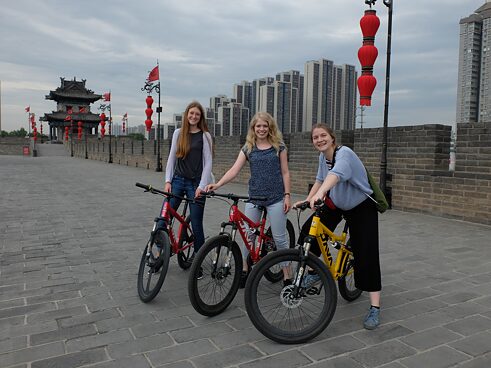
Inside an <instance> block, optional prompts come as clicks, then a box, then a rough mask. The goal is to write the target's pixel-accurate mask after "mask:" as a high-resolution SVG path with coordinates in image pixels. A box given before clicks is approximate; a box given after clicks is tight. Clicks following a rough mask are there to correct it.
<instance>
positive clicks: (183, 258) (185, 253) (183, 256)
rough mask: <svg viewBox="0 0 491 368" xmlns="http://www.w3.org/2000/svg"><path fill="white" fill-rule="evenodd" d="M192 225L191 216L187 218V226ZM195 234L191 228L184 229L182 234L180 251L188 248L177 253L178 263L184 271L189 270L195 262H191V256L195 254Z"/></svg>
mask: <svg viewBox="0 0 491 368" xmlns="http://www.w3.org/2000/svg"><path fill="white" fill-rule="evenodd" d="M190 223H191V216H188V217H186V224H188V225H189V224H190ZM193 244H194V234H193V232H192V230H191V228H190V227H189V228H185V229H183V232H182V234H181V237H180V239H179V249H182V248H184V247H186V246H188V245H189V246H188V247H187V248H186V249H184V250H180V251H179V252H178V253H177V263H178V264H179V267H181V268H182V269H183V270H187V269H188V268H189V267H191V264H192V263H193V261H192V260H191V256H192V255H193V252H194V247H193Z"/></svg>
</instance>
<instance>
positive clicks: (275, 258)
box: [245, 249, 337, 344]
mask: <svg viewBox="0 0 491 368" xmlns="http://www.w3.org/2000/svg"><path fill="white" fill-rule="evenodd" d="M303 259H304V260H305V261H303ZM279 262H291V264H292V271H293V274H296V272H297V270H298V269H299V267H300V266H301V265H302V263H303V265H304V266H305V267H307V266H308V267H310V268H312V270H314V271H315V272H316V273H317V274H318V275H319V277H320V283H321V284H322V285H318V286H310V287H308V288H301V287H297V286H294V285H288V286H284V285H283V284H279V283H276V284H272V283H270V282H269V281H266V282H265V281H264V280H263V276H265V273H266V271H267V270H268V269H269V268H270V267H271V266H274V265H276V264H277V263H279ZM264 278H265V277H264ZM302 279H303V277H302ZM295 292H297V294H296V296H295ZM316 293H318V294H316ZM336 304H337V289H336V284H335V282H334V279H333V278H332V276H331V274H330V273H329V271H328V270H327V269H326V266H325V265H324V263H322V262H321V261H320V260H319V259H318V258H317V257H316V256H314V255H313V254H310V255H309V256H308V257H306V258H304V257H303V255H302V254H301V250H299V249H285V250H278V251H276V252H274V253H271V254H269V255H267V256H266V257H265V258H263V259H262V260H261V261H259V262H258V263H257V264H256V265H255V266H254V268H253V269H252V272H251V274H250V275H249V278H248V280H247V284H246V288H245V306H246V310H247V314H248V315H249V318H250V320H251V322H252V323H253V325H254V326H255V327H256V328H257V329H258V331H259V332H261V333H262V334H263V335H264V336H266V337H267V338H269V339H271V340H273V341H276V342H279V343H282V344H299V343H303V342H306V341H308V340H311V339H313V338H314V337H316V336H317V335H319V334H320V333H321V332H322V331H324V329H325V328H326V327H327V326H328V325H329V323H330V322H331V319H332V318H333V316H334V312H335V311H336Z"/></svg>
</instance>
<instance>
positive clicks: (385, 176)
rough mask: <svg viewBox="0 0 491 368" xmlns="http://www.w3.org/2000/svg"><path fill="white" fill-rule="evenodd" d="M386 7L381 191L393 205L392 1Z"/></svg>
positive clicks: (385, 1)
mask: <svg viewBox="0 0 491 368" xmlns="http://www.w3.org/2000/svg"><path fill="white" fill-rule="evenodd" d="M383 2H384V5H385V6H386V7H387V9H388V25H387V62H386V67H385V104H384V128H383V135H382V158H381V160H380V189H381V190H382V191H383V192H384V194H385V197H386V198H387V200H388V201H389V205H391V204H392V203H391V202H392V196H391V193H388V188H387V179H388V178H390V175H388V174H387V133H388V132H387V131H388V124H389V123H388V120H389V86H390V57H391V43H392V42H391V41H392V0H383Z"/></svg>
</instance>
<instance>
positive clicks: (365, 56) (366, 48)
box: [358, 45, 378, 68]
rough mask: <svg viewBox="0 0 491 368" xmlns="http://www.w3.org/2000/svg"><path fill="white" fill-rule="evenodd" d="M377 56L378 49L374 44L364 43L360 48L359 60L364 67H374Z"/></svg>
mask: <svg viewBox="0 0 491 368" xmlns="http://www.w3.org/2000/svg"><path fill="white" fill-rule="evenodd" d="M377 56H378V50H377V48H376V47H375V46H373V45H363V46H362V47H360V49H359V50H358V60H360V64H361V66H362V68H367V67H370V68H373V64H375V60H376V59H377Z"/></svg>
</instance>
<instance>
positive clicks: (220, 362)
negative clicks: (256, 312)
mask: <svg viewBox="0 0 491 368" xmlns="http://www.w3.org/2000/svg"><path fill="white" fill-rule="evenodd" d="M262 356H263V354H261V353H260V352H259V351H258V350H257V349H254V348H253V347H252V346H250V345H241V346H236V347H233V348H231V349H226V350H221V351H217V352H213V353H210V354H207V355H203V356H200V357H198V358H194V359H191V361H192V362H193V363H194V365H195V366H196V367H197V368H222V367H228V366H232V365H239V364H241V363H244V362H248V361H251V360H256V359H258V358H261V357H262Z"/></svg>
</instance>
